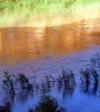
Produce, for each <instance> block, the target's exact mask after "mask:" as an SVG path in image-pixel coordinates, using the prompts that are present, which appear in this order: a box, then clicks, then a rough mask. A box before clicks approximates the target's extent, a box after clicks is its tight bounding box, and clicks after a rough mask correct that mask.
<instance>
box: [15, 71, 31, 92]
mask: <svg viewBox="0 0 100 112" xmlns="http://www.w3.org/2000/svg"><path fill="white" fill-rule="evenodd" d="M17 80H18V82H20V85H21V87H22V89H28V90H33V84H32V83H29V79H28V78H27V77H26V76H25V74H24V73H22V72H20V73H18V78H17Z"/></svg>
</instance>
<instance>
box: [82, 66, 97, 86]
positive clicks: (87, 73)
mask: <svg viewBox="0 0 100 112" xmlns="http://www.w3.org/2000/svg"><path fill="white" fill-rule="evenodd" d="M81 74H82V78H83V83H85V84H86V85H89V84H90V83H91V82H93V81H92V77H93V80H94V85H95V86H96V87H97V86H98V83H99V74H98V73H97V70H96V69H94V68H87V69H85V70H81Z"/></svg>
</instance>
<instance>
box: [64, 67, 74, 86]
mask: <svg viewBox="0 0 100 112" xmlns="http://www.w3.org/2000/svg"><path fill="white" fill-rule="evenodd" d="M74 75H75V74H74V73H73V72H72V71H71V70H70V71H65V70H64V69H63V71H62V79H63V84H64V86H65V87H67V88H72V87H73V86H75V78H74Z"/></svg>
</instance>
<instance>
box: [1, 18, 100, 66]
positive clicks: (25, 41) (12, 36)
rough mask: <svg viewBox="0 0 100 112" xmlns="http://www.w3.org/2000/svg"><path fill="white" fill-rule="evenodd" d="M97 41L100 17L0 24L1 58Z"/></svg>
mask: <svg viewBox="0 0 100 112" xmlns="http://www.w3.org/2000/svg"><path fill="white" fill-rule="evenodd" d="M94 44H96V45H99V44H100V19H99V18H98V19H83V20H82V21H79V22H76V23H71V24H65V25H59V26H55V27H40V28H37V27H7V28H0V58H1V60H0V62H5V61H7V60H9V61H8V63H10V64H11V63H14V62H16V61H20V60H22V59H26V60H29V59H36V58H37V57H43V56H53V57H54V56H62V55H66V54H68V53H74V52H76V51H80V50H84V49H89V48H91V47H92V45H94Z"/></svg>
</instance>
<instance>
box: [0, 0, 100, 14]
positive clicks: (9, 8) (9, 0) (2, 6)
mask: <svg viewBox="0 0 100 112" xmlns="http://www.w3.org/2000/svg"><path fill="white" fill-rule="evenodd" d="M94 3H97V4H98V3H100V1H99V0H0V12H1V13H2V12H5V13H6V12H7V13H8V12H10V13H19V11H25V12H30V11H34V10H37V9H46V10H48V9H51V8H67V9H68V8H70V7H72V6H84V5H91V4H94Z"/></svg>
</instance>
